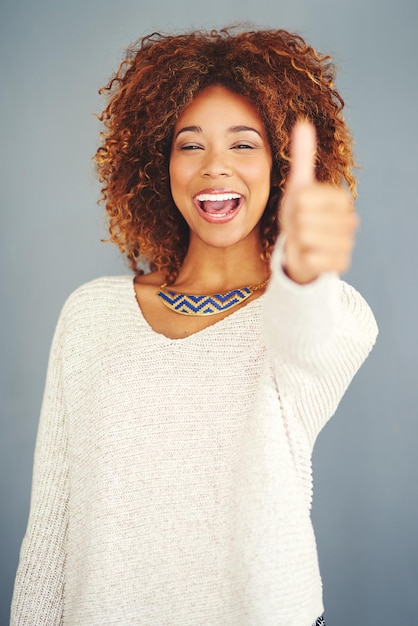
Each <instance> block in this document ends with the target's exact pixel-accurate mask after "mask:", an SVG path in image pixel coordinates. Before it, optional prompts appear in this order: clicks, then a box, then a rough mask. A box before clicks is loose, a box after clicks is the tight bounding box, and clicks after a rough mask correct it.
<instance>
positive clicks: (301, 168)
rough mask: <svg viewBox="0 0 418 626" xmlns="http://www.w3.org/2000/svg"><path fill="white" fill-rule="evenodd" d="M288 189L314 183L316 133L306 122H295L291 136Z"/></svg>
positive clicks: (311, 125)
mask: <svg viewBox="0 0 418 626" xmlns="http://www.w3.org/2000/svg"><path fill="white" fill-rule="evenodd" d="M290 155H291V166H290V175H289V187H291V188H292V189H297V188H300V187H306V186H307V185H310V184H311V183H313V182H314V181H315V155H316V132H315V127H314V126H313V124H311V123H310V122H308V121H307V120H304V121H300V122H296V124H295V126H294V127H293V131H292V136H291V149H290Z"/></svg>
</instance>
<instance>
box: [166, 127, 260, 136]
mask: <svg viewBox="0 0 418 626" xmlns="http://www.w3.org/2000/svg"><path fill="white" fill-rule="evenodd" d="M248 130H249V131H251V132H253V133H257V135H259V137H261V133H260V131H259V130H257V129H256V128H253V127H252V126H243V125H239V126H231V127H230V128H228V132H229V133H241V132H243V131H248ZM187 132H192V133H202V132H203V130H202V127H201V126H184V127H183V128H180V130H179V131H178V132H177V133H176V135H175V137H174V139H177V137H178V136H179V135H180V134H181V133H187Z"/></svg>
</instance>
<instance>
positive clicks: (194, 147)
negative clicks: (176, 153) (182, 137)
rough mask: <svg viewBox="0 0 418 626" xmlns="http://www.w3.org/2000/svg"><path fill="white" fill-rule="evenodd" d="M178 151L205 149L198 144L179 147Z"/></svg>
mask: <svg viewBox="0 0 418 626" xmlns="http://www.w3.org/2000/svg"><path fill="white" fill-rule="evenodd" d="M178 150H203V148H202V146H199V145H198V144H196V143H186V144H183V145H182V146H179V147H178Z"/></svg>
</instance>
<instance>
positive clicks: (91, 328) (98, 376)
mask: <svg viewBox="0 0 418 626" xmlns="http://www.w3.org/2000/svg"><path fill="white" fill-rule="evenodd" d="M375 336H376V324H375V321H374V318H373V316H372V314H371V312H370V310H369V308H368V306H367V304H366V303H365V302H364V300H363V299H362V298H361V297H360V296H359V295H358V293H357V292H356V291H355V290H354V289H353V288H351V287H349V286H348V285H347V284H345V283H343V282H341V281H339V280H338V278H337V277H335V276H333V275H324V276H322V277H321V278H320V279H319V280H317V281H316V282H315V283H312V284H310V285H308V286H304V287H300V286H298V285H295V284H294V283H292V282H291V281H290V280H288V279H287V278H286V277H285V276H284V274H283V273H282V272H281V270H280V269H276V271H275V272H274V274H273V278H272V280H271V283H270V285H269V288H268V290H267V292H266V294H265V295H264V296H261V297H260V298H259V299H257V300H254V301H252V302H250V303H249V304H247V305H246V306H244V307H243V308H241V309H239V310H237V311H235V312H234V313H231V314H230V315H229V316H228V317H226V318H225V319H223V320H221V321H219V322H217V323H215V324H214V325H212V326H210V327H209V328H206V329H205V330H203V331H200V332H198V333H196V334H194V335H191V336H189V337H187V338H184V339H176V340H173V339H168V338H166V337H165V336H163V335H161V334H157V333H156V332H154V331H153V330H152V329H151V328H150V326H149V325H148V323H147V322H146V321H145V319H144V318H143V316H142V314H141V311H140V309H139V307H138V305H137V302H136V299H135V293H134V288H133V282H132V277H130V276H123V277H112V278H102V279H99V280H95V281H93V282H91V283H89V284H87V285H84V286H83V287H81V288H80V289H78V290H77V291H76V292H75V293H73V294H72V296H71V297H70V298H69V299H68V301H67V303H66V305H65V306H64V309H63V312H62V314H61V317H60V320H59V323H58V326H57V330H56V333H55V337H54V341H53V346H52V350H51V356H50V365H49V369H48V376H47V383H46V390H45V396H44V402H43V407H42V415H41V421H40V427H39V433H38V439H37V446H36V455H35V468H34V477H33V492H32V502H31V512H30V518H29V523H28V529H27V533H26V535H25V538H24V541H23V545H22V550H21V559H20V564H19V569H18V573H17V577H16V584H15V591H14V598H13V605H12V619H11V624H12V625H13V626H44V625H45V626H46V625H48V626H53V625H58V624H65V625H70V626H76V625H80V626H81V625H82V626H107V625H108V626H111V625H112V626H134V625H135V626H136V625H141V626H311V625H312V624H313V622H314V621H315V619H316V618H317V617H318V616H319V615H320V614H321V613H322V611H323V606H322V590H321V580H320V575H319V570H318V563H317V552H316V546H315V539H314V534H313V529H312V524H311V520H310V503H311V461H310V459H311V453H312V447H313V444H314V442H315V439H316V436H317V434H318V433H319V431H320V430H321V428H322V427H323V425H324V424H325V422H326V421H327V420H328V419H329V417H330V416H331V415H332V414H333V413H334V411H335V409H336V407H337V404H338V402H339V400H340V398H341V396H342V394H343V393H344V391H345V389H346V387H347V385H348V384H349V383H350V381H351V379H352V377H353V375H354V374H355V372H356V370H357V369H358V368H359V366H360V365H361V363H362V362H363V360H364V359H365V357H366V356H367V354H368V352H369V350H370V349H371V346H372V344H373V342H374V340H375Z"/></svg>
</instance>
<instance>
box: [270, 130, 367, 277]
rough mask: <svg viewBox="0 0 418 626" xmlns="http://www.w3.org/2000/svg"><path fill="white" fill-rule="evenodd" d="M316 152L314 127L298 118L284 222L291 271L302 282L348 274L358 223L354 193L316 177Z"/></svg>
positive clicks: (282, 209)
mask: <svg viewBox="0 0 418 626" xmlns="http://www.w3.org/2000/svg"><path fill="white" fill-rule="evenodd" d="M315 154H316V133H315V129H314V127H313V126H312V124H310V123H309V122H298V123H297V124H296V125H295V127H294V129H293V133H292V143H291V157H292V164H291V170H290V176H289V180H288V183H287V186H286V189H285V194H284V197H283V200H282V202H281V206H280V225H281V232H282V233H284V234H285V244H284V254H285V263H284V269H285V272H286V273H287V275H288V276H289V278H291V279H292V280H294V281H295V282H297V283H300V284H305V283H309V282H311V281H313V280H315V279H316V278H318V276H319V275H320V274H322V273H324V272H338V273H343V272H346V271H347V270H348V268H349V267H350V263H351V254H352V250H353V246H354V239H355V233H356V230H357V227H358V217H357V215H356V213H355V211H354V202H353V197H352V195H351V194H350V192H349V191H348V190H347V189H343V188H342V187H337V186H335V185H331V184H328V183H320V182H318V181H317V180H316V178H315Z"/></svg>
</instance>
